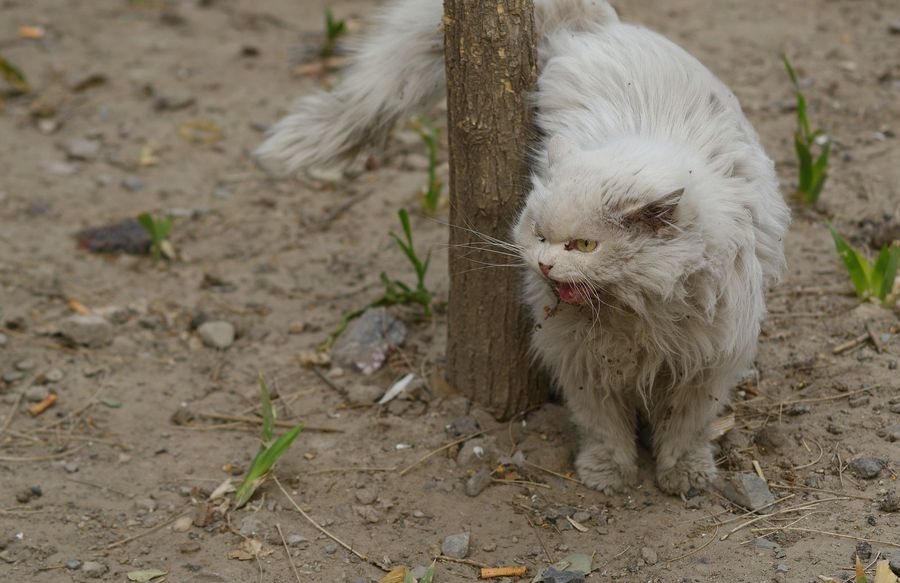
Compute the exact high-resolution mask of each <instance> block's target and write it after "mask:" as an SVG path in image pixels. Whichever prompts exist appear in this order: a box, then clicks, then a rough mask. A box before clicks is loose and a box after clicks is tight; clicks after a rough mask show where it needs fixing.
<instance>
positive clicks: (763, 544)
mask: <svg viewBox="0 0 900 583" xmlns="http://www.w3.org/2000/svg"><path fill="white" fill-rule="evenodd" d="M753 546H755V547H759V548H761V549H768V550H770V551H774V550H777V549H778V548H779V546H778V544H777V543H773V542H772V541H770V540H769V539H767V538H758V539H756V540H754V541H753Z"/></svg>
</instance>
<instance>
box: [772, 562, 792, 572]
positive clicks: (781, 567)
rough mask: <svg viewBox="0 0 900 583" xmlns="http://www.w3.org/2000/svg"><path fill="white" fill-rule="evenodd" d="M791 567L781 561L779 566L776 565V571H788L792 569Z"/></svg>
mask: <svg viewBox="0 0 900 583" xmlns="http://www.w3.org/2000/svg"><path fill="white" fill-rule="evenodd" d="M790 570H791V569H790V567H788V566H787V565H785V564H784V563H779V564H778V566H777V567H775V572H777V573H787V572H788V571H790Z"/></svg>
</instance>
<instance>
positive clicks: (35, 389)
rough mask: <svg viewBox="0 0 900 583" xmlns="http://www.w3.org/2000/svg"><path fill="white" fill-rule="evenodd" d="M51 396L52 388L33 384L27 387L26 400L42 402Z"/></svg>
mask: <svg viewBox="0 0 900 583" xmlns="http://www.w3.org/2000/svg"><path fill="white" fill-rule="evenodd" d="M48 396H50V389H48V388H47V387H45V386H44V385H33V386H30V387H28V388H27V389H25V400H26V401H30V402H32V403H40V402H41V401H43V400H44V399H46V398H47V397H48Z"/></svg>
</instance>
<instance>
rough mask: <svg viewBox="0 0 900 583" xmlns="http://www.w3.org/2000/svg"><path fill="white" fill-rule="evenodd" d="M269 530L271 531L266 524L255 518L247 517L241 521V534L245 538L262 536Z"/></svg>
mask: <svg viewBox="0 0 900 583" xmlns="http://www.w3.org/2000/svg"><path fill="white" fill-rule="evenodd" d="M267 530H269V529H268V527H267V526H266V525H265V523H264V522H263V521H262V520H260V519H259V518H257V517H255V516H245V517H244V518H243V519H241V526H240V528H239V532H240V533H241V534H242V535H244V536H253V535H257V534H262V533H265V532H266V531H267Z"/></svg>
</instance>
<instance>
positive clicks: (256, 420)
mask: <svg viewBox="0 0 900 583" xmlns="http://www.w3.org/2000/svg"><path fill="white" fill-rule="evenodd" d="M194 415H196V416H197V417H201V418H203V419H215V420H217V421H236V422H239V423H253V424H256V425H262V422H263V420H262V418H261V417H252V416H245V415H228V414H227V413H215V412H211V411H200V412H198V413H194ZM296 426H297V424H296V423H292V422H290V421H275V427H287V428H289V429H292V428H294V427H296ZM303 431H318V432H320V433H343V432H344V430H343V429H335V428H333V427H315V426H309V425H304V426H303Z"/></svg>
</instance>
